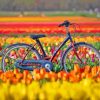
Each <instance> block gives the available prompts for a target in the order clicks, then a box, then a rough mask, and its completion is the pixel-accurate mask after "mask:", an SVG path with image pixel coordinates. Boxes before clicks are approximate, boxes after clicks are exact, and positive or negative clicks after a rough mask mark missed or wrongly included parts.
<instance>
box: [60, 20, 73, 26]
mask: <svg viewBox="0 0 100 100" xmlns="http://www.w3.org/2000/svg"><path fill="white" fill-rule="evenodd" d="M70 25H72V23H70V22H69V21H67V20H66V21H64V22H63V23H61V24H59V27H61V26H65V27H69V26H70Z"/></svg>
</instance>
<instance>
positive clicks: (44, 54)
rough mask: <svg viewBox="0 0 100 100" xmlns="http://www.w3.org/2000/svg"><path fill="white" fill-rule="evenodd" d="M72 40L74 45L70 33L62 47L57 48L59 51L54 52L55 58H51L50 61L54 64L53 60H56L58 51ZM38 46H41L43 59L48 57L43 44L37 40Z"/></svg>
mask: <svg viewBox="0 0 100 100" xmlns="http://www.w3.org/2000/svg"><path fill="white" fill-rule="evenodd" d="M68 40H70V42H71V43H73V40H72V37H71V35H70V32H68V33H67V37H66V38H65V40H64V41H63V42H62V43H61V45H60V46H59V47H58V48H57V50H56V51H55V52H54V54H53V56H52V57H51V59H50V61H51V62H52V61H53V59H54V58H55V56H56V54H57V53H58V51H59V50H60V49H61V48H62V47H63V46H64V45H65V43H66V42H67V41H68ZM36 42H37V44H38V45H39V46H40V49H41V51H42V58H45V57H48V56H47V55H46V52H45V51H44V49H43V46H42V44H41V42H40V41H39V40H38V39H37V40H36Z"/></svg>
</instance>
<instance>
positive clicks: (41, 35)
mask: <svg viewBox="0 0 100 100" xmlns="http://www.w3.org/2000/svg"><path fill="white" fill-rule="evenodd" d="M30 37H31V38H32V39H38V38H42V37H46V36H45V35H44V34H35V35H30Z"/></svg>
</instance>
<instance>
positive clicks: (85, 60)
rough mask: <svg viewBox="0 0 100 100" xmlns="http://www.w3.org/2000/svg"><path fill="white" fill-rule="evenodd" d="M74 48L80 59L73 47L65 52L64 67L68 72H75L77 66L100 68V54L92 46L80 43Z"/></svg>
mask: <svg viewBox="0 0 100 100" xmlns="http://www.w3.org/2000/svg"><path fill="white" fill-rule="evenodd" d="M74 47H75V50H76V53H77V55H78V57H79V58H78V57H77V56H76V54H75V52H74V50H73V47H72V46H70V47H69V48H68V49H67V50H66V51H65V52H64V54H63V57H62V66H63V67H64V69H65V70H66V71H67V72H69V71H71V70H73V69H74V66H75V65H76V64H77V65H78V66H79V67H81V68H83V67H85V66H87V65H88V66H90V67H94V66H95V67H96V66H100V53H99V51H98V50H96V49H95V48H94V47H93V46H92V45H90V44H87V43H84V42H80V43H76V44H75V45H74Z"/></svg>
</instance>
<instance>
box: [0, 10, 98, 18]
mask: <svg viewBox="0 0 100 100" xmlns="http://www.w3.org/2000/svg"><path fill="white" fill-rule="evenodd" d="M19 15H22V16H41V15H45V16H51V17H52V16H84V17H100V13H99V14H98V15H97V14H96V13H89V12H82V11H78V12H76V11H48V12H46V11H41V12H34V11H33V12H32V11H30V12H28V11H24V12H8V11H5V12H2V11H1V12H0V16H2V17H3V16H19Z"/></svg>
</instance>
